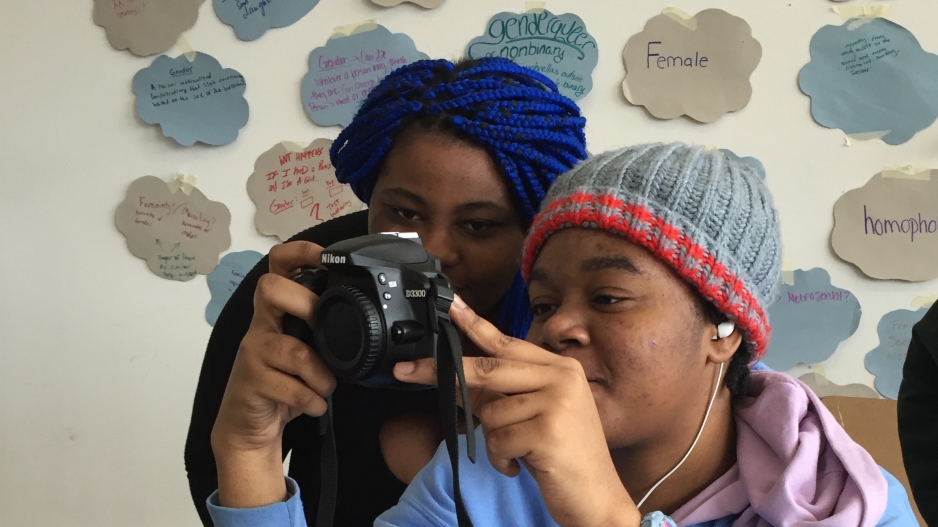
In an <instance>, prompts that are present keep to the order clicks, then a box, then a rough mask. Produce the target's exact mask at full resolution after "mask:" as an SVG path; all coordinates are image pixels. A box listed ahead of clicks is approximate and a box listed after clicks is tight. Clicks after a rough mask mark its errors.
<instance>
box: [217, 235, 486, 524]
mask: <svg viewBox="0 0 938 527" xmlns="http://www.w3.org/2000/svg"><path fill="white" fill-rule="evenodd" d="M275 249H276V251H271V260H270V262H271V263H270V268H271V273H268V274H267V275H264V276H263V277H262V278H261V280H260V281H259V282H258V287H257V293H256V295H255V313H254V317H253V319H252V322H251V327H250V329H249V330H248V333H247V334H246V335H245V337H244V339H243V341H242V345H241V347H240V349H239V351H238V356H237V358H236V360H235V363H234V366H233V369H232V372H231V377H230V379H229V382H228V386H227V388H226V391H225V395H224V398H223V400H222V406H221V409H220V411H219V415H218V418H217V420H216V423H215V428H214V429H213V433H212V448H213V450H214V451H215V456H216V459H217V461H218V467H219V470H218V474H219V490H220V499H221V501H222V505H226V506H234V507H246V506H257V505H262V504H265V503H273V502H275V501H278V500H279V499H282V496H283V494H284V493H285V488H284V485H283V478H282V472H281V471H282V464H280V460H281V459H282V456H281V451H280V435H281V433H282V431H283V427H284V426H285V425H286V424H287V423H288V422H289V421H290V420H292V419H293V418H295V417H296V416H297V415H299V414H300V413H307V414H309V415H312V416H315V417H318V416H322V415H324V414H325V413H326V412H327V411H328V410H329V402H328V396H329V395H330V394H331V393H332V391H333V390H334V389H335V385H336V377H338V378H340V379H342V380H345V381H347V382H354V383H359V384H364V385H368V386H374V387H385V388H426V386H419V385H412V384H405V383H401V382H400V381H397V380H396V379H395V378H394V376H393V373H392V371H393V367H394V364H396V363H398V362H402V361H414V360H419V359H427V358H433V359H437V360H438V364H439V367H438V369H439V374H438V379H437V381H438V382H437V384H438V386H440V389H439V390H438V393H439V398H440V407H441V410H442V414H441V417H442V419H441V420H442V424H443V428H444V434H445V437H446V443H447V446H448V447H449V449H450V458H451V461H452V463H453V467H454V471H455V470H456V469H457V465H458V463H457V461H456V456H457V453H456V444H457V441H456V433H457V432H456V430H457V426H456V420H457V415H458V412H457V408H456V389H457V382H456V381H457V379H458V380H459V383H458V385H459V387H460V388H461V389H462V395H463V401H465V414H464V417H465V419H466V426H467V429H469V430H471V429H472V411H471V407H470V406H469V404H470V403H469V397H468V392H467V389H466V383H465V379H464V378H463V374H462V352H461V345H460V340H459V336H458V334H457V333H456V330H455V328H454V327H453V326H452V324H451V322H450V320H449V308H450V305H451V304H452V302H453V298H454V292H453V290H452V287H451V285H450V282H449V280H448V279H447V278H446V277H445V276H444V275H443V274H442V272H441V269H440V261H439V259H438V258H436V257H435V256H432V255H430V254H428V253H427V251H426V250H425V249H424V248H423V246H422V245H421V244H420V243H419V240H417V239H416V237H415V236H409V235H398V234H397V233H386V234H379V235H368V236H362V237H359V238H353V239H350V240H345V241H342V242H339V243H336V244H333V245H331V246H329V247H328V248H326V249H321V248H319V247H318V246H315V245H313V244H308V243H305V244H304V243H302V242H297V243H293V244H285V245H282V246H279V248H275ZM317 253H318V257H319V258H318V262H316V260H315V259H314V257H315V256H316V255H317ZM316 263H318V264H320V268H312V265H315V264H316ZM323 266H325V267H328V268H329V270H328V272H326V271H325V270H324V269H322V268H321V267H323ZM299 268H304V269H303V271H302V272H300V273H298V274H296V275H294V277H293V280H290V279H288V278H286V275H287V274H288V273H293V272H295V270H297V269H299ZM307 321H309V322H307ZM314 350H316V351H314ZM317 351H318V353H317ZM438 352H439V353H438ZM328 417H329V418H328V419H327V420H326V422H327V423H329V425H328V427H327V428H325V430H327V439H326V443H325V445H326V446H325V447H324V448H325V449H327V450H330V449H331V450H332V452H333V453H332V459H334V458H335V455H334V449H335V446H334V438H332V435H331V434H332V431H331V413H330V414H329V415H328ZM467 439H468V450H469V457H470V459H472V460H473V461H474V458H475V441H474V436H473V434H471V433H470V434H468V435H467ZM277 467H279V469H277ZM257 472H262V473H263V474H264V476H263V477H260V478H258V474H257ZM327 472H331V473H330V474H327ZM322 477H323V489H326V488H330V489H332V490H330V491H329V492H332V493H334V488H335V485H334V481H335V467H334V466H333V467H331V469H330V470H329V471H327V470H326V468H325V465H324V468H323V474H322ZM457 478H458V475H457ZM248 479H250V480H251V481H250V482H246V480H248ZM226 481H227V482H228V483H230V486H229V487H228V488H230V489H232V490H231V491H228V492H226V483H225V482H226ZM257 481H259V482H257ZM245 487H247V489H248V491H249V492H241V490H235V489H244V488H245ZM324 492H326V490H324ZM278 495H279V496H278ZM258 496H264V500H266V501H265V502H264V503H257V501H258ZM457 502H458V503H457V508H458V509H460V510H459V515H460V516H461V519H460V524H461V525H463V524H465V525H469V524H470V522H468V519H467V517H466V516H465V511H464V510H462V503H461V500H460V499H459V497H458V488H457ZM333 503H334V501H333ZM320 512H322V511H320Z"/></svg>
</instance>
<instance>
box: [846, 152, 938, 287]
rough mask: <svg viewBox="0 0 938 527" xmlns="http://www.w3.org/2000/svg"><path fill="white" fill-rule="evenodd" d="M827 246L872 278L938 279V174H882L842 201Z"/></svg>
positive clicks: (891, 172)
mask: <svg viewBox="0 0 938 527" xmlns="http://www.w3.org/2000/svg"><path fill="white" fill-rule="evenodd" d="M831 246H832V247H833V249H834V252H835V253H837V256H839V257H841V258H843V259H844V260H846V261H848V262H850V263H852V264H854V265H856V266H857V267H859V268H860V270H861V271H863V272H864V273H865V274H867V275H869V276H870V277H872V278H879V279H898V280H908V281H910V282H920V281H924V280H931V279H932V278H938V170H924V171H919V172H914V173H908V171H903V170H895V169H891V170H884V171H883V172H881V173H879V174H877V175H875V176H873V178H872V179H870V180H869V181H868V182H867V183H866V185H863V186H862V187H860V188H858V189H853V190H851V191H849V192H847V193H846V194H844V195H843V196H841V197H840V199H838V200H837V203H835V204H834V229H833V231H832V232H831Z"/></svg>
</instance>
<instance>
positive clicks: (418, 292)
mask: <svg viewBox="0 0 938 527" xmlns="http://www.w3.org/2000/svg"><path fill="white" fill-rule="evenodd" d="M426 296H427V291H426V290H424V289H405V290H404V298H424V297H426Z"/></svg>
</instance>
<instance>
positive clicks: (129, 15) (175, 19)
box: [92, 0, 205, 57]
mask: <svg viewBox="0 0 938 527" xmlns="http://www.w3.org/2000/svg"><path fill="white" fill-rule="evenodd" d="M204 1H205V0H94V10H93V11H92V19H93V20H94V23H95V24H97V25H99V26H101V27H103V28H104V31H105V32H106V33H107V41H108V42H109V43H110V44H111V47H113V48H114V49H117V50H124V49H129V50H130V52H131V53H133V54H134V55H138V56H140V57H145V56H147V55H156V54H158V53H162V52H164V51H166V50H168V49H169V48H171V47H173V44H175V43H176V40H178V39H179V35H181V34H183V33H184V32H185V31H188V30H189V29H190V28H191V27H192V26H194V25H195V21H196V19H197V18H198V17H199V6H200V5H202V2H204Z"/></svg>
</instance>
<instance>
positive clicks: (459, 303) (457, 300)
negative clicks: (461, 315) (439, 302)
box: [453, 295, 469, 311]
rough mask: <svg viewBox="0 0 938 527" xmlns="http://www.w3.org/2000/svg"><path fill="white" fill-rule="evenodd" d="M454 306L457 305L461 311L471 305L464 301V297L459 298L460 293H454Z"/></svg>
mask: <svg viewBox="0 0 938 527" xmlns="http://www.w3.org/2000/svg"><path fill="white" fill-rule="evenodd" d="M453 307H455V308H456V309H458V310H460V311H463V310H465V309H466V308H468V307H469V306H467V305H466V303H465V302H463V301H462V298H459V295H453Z"/></svg>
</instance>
